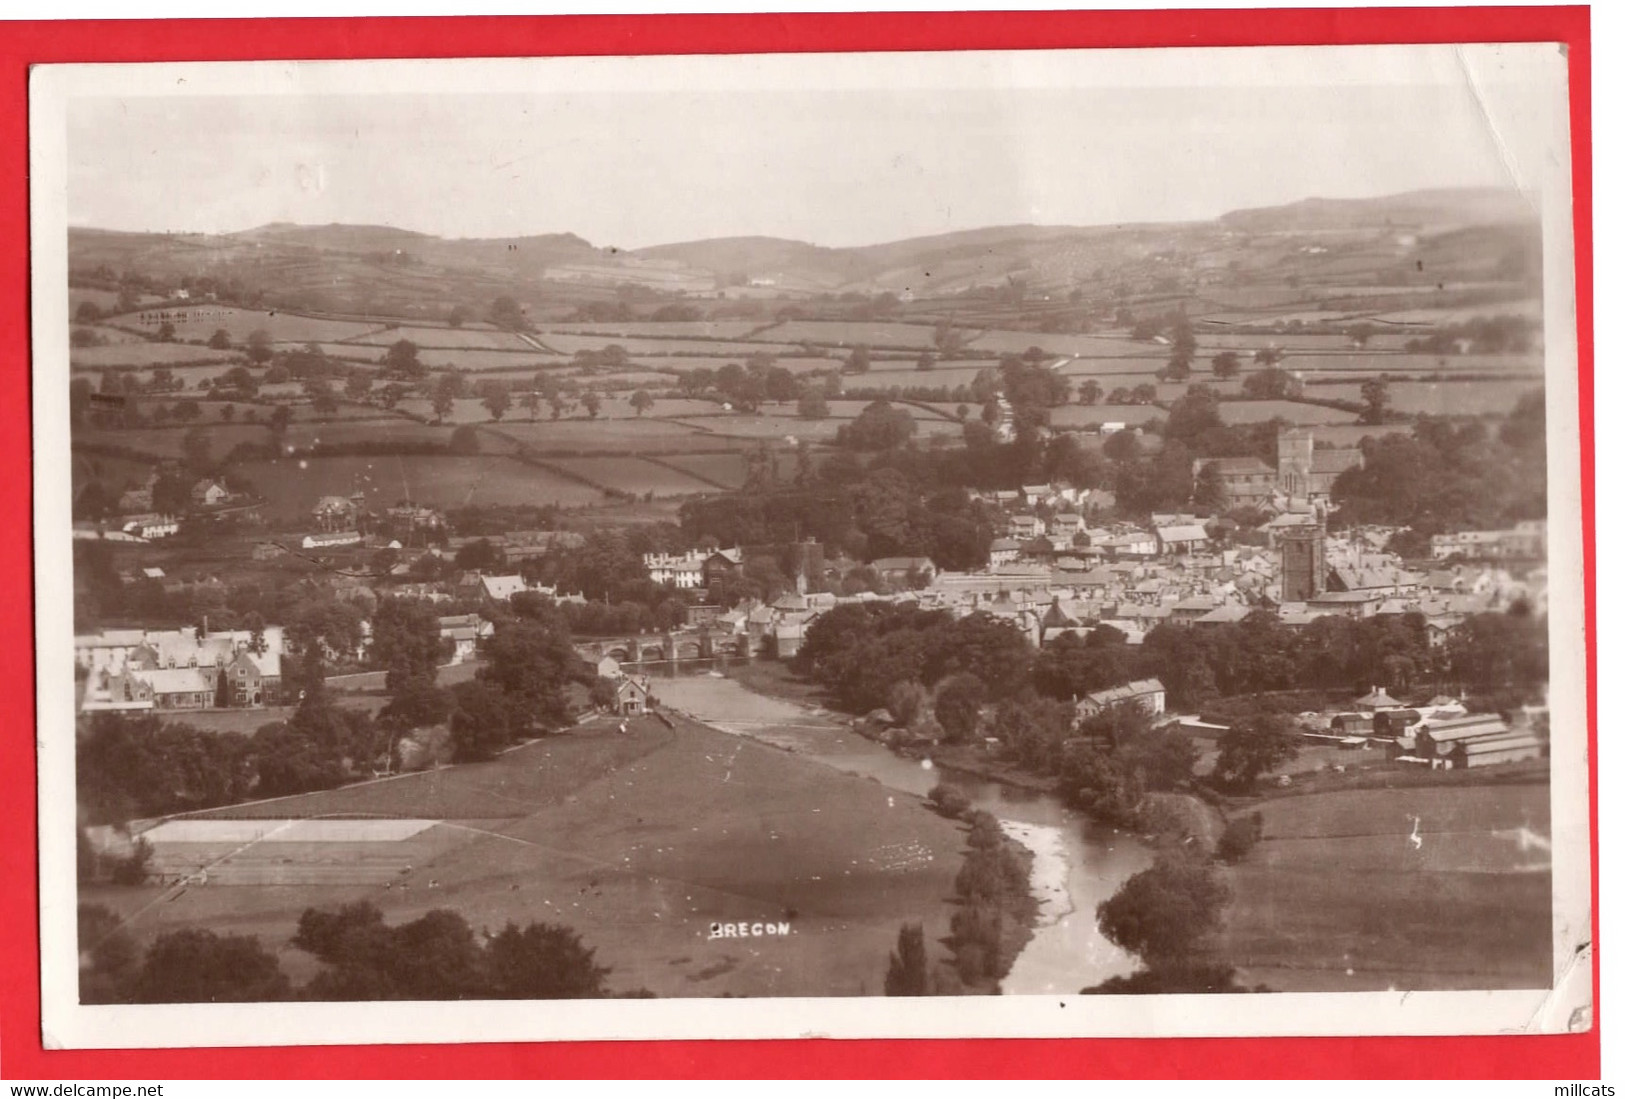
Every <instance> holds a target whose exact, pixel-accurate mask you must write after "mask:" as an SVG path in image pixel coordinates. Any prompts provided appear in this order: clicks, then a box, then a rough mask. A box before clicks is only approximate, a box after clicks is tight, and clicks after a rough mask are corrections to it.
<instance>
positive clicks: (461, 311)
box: [446, 305, 468, 328]
mask: <svg viewBox="0 0 1625 1099" xmlns="http://www.w3.org/2000/svg"><path fill="white" fill-rule="evenodd" d="M446 323H447V324H449V325H451V326H452V327H453V328H461V327H462V326H463V325H465V324H467V323H468V309H467V308H466V307H465V306H461V305H454V306H452V307H451V311H450V312H449V313H447V314H446Z"/></svg>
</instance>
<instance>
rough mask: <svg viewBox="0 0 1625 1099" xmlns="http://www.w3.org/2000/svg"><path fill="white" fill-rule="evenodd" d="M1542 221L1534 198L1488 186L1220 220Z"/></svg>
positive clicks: (1270, 224)
mask: <svg viewBox="0 0 1625 1099" xmlns="http://www.w3.org/2000/svg"><path fill="white" fill-rule="evenodd" d="M1536 220H1538V218H1537V215H1536V212H1535V207H1534V206H1533V205H1532V204H1531V200H1530V199H1528V198H1526V197H1525V196H1523V195H1521V194H1519V193H1518V192H1517V191H1513V190H1509V189H1502V188H1493V187H1484V188H1468V187H1463V188H1456V189H1450V190H1433V191H1409V192H1406V193H1405V194H1399V195H1385V196H1383V197H1381V198H1352V199H1328V198H1306V199H1304V200H1303V201H1302V202H1294V203H1290V204H1288V205H1286V206H1266V207H1260V208H1259V209H1256V210H1235V211H1232V212H1231V213H1228V214H1225V215H1223V216H1222V217H1220V218H1219V224H1220V225H1222V226H1224V227H1225V228H1226V229H1231V230H1241V231H1245V232H1251V233H1270V232H1312V231H1315V230H1342V229H1419V230H1430V229H1445V228H1453V227H1459V226H1465V225H1503V224H1511V223H1516V222H1532V221H1536Z"/></svg>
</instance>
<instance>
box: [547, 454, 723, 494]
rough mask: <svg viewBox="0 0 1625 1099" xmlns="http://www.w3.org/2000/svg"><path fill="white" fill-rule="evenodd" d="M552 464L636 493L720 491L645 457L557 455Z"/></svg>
mask: <svg viewBox="0 0 1625 1099" xmlns="http://www.w3.org/2000/svg"><path fill="white" fill-rule="evenodd" d="M549 464H551V465H555V466H558V467H559V468H560V469H562V470H565V471H567V472H569V473H573V474H575V475H576V476H577V477H583V478H585V479H586V480H588V481H591V482H592V483H593V484H595V485H602V486H604V487H605V488H612V489H615V490H617V491H619V492H630V493H632V494H633V495H635V496H642V495H644V494H645V493H649V492H652V493H654V494H655V495H656V496H692V495H694V494H695V493H700V492H715V491H716V489H715V487H714V486H712V485H708V484H705V483H704V482H703V481H697V480H695V479H694V478H693V477H690V476H688V475H687V474H684V473H679V472H678V471H676V470H674V469H668V468H667V467H665V466H661V465H656V464H655V463H654V462H646V461H643V460H642V459H641V458H553V459H551V460H550V462H549Z"/></svg>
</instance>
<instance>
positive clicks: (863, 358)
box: [842, 343, 869, 374]
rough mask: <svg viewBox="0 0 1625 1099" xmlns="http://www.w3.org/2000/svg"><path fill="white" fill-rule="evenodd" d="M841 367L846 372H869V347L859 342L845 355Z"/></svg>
mask: <svg viewBox="0 0 1625 1099" xmlns="http://www.w3.org/2000/svg"><path fill="white" fill-rule="evenodd" d="M842 369H843V370H845V371H846V372H847V373H848V374H867V373H869V348H868V347H867V346H866V345H864V344H861V343H860V344H858V345H857V346H856V347H854V348H853V349H852V351H851V353H850V354H848V355H847V357H846V362H845V363H844V364H843V366H842Z"/></svg>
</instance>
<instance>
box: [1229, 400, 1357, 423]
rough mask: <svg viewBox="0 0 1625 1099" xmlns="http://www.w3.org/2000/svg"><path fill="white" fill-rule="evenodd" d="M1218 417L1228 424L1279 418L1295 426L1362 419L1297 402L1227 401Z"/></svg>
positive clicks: (1337, 409)
mask: <svg viewBox="0 0 1625 1099" xmlns="http://www.w3.org/2000/svg"><path fill="white" fill-rule="evenodd" d="M1219 415H1220V417H1221V418H1223V420H1224V422H1225V423H1227V424H1253V423H1261V422H1263V421H1264V420H1273V419H1274V418H1275V417H1277V416H1279V417H1281V419H1283V420H1286V421H1287V422H1288V423H1294V424H1352V423H1354V422H1355V421H1356V420H1358V419H1359V418H1360V417H1359V414H1358V413H1354V412H1344V411H1343V410H1342V409H1340V408H1323V407H1321V406H1320V405H1312V404H1302V403H1300V402H1298V401H1225V402H1223V403H1222V404H1220V405H1219Z"/></svg>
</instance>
